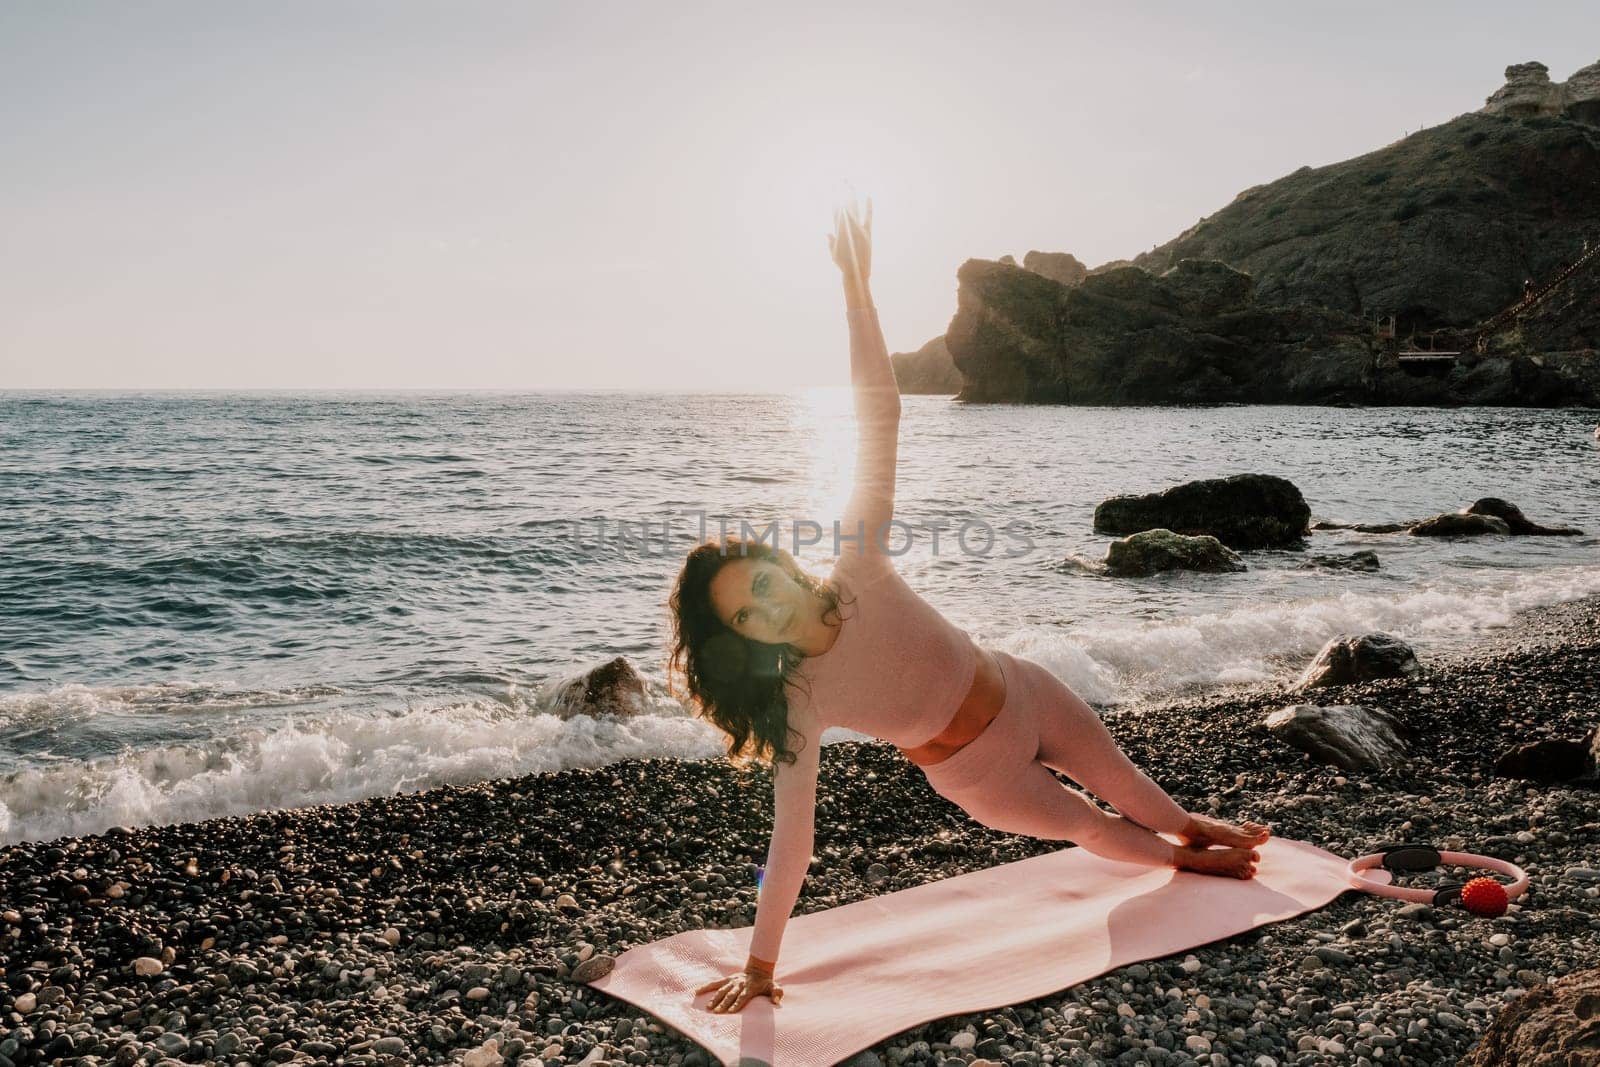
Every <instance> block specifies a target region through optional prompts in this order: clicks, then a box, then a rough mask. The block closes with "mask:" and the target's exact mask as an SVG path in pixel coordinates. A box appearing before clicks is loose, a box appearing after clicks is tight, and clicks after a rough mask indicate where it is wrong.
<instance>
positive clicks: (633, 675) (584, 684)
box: [540, 656, 650, 719]
mask: <svg viewBox="0 0 1600 1067" xmlns="http://www.w3.org/2000/svg"><path fill="white" fill-rule="evenodd" d="M540 702H541V703H542V704H544V705H545V706H546V707H548V708H549V710H550V712H551V713H552V714H554V715H556V716H557V717H558V718H562V719H570V718H572V716H574V715H616V716H619V717H622V718H632V717H633V716H635V715H643V714H645V713H646V712H647V711H649V710H650V697H649V689H648V687H647V686H646V684H645V680H644V678H643V677H641V676H640V674H639V672H638V671H636V670H634V668H633V664H631V663H629V662H628V661H627V659H626V658H625V657H623V656H617V657H616V658H615V659H611V660H608V661H606V662H605V663H602V664H600V666H598V667H595V668H593V669H592V670H587V671H584V672H583V673H581V674H577V675H573V676H571V677H568V678H564V679H560V680H558V681H556V682H553V683H551V684H550V685H549V686H548V687H546V689H545V692H544V694H543V695H542V699H541V701H540Z"/></svg>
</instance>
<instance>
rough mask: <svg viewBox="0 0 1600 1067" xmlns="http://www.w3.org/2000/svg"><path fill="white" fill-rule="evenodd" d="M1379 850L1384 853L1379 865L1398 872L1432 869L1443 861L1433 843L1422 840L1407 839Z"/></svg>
mask: <svg viewBox="0 0 1600 1067" xmlns="http://www.w3.org/2000/svg"><path fill="white" fill-rule="evenodd" d="M1378 851H1379V852H1381V853H1383V861H1382V862H1381V863H1380V864H1379V866H1380V867H1383V868H1384V869H1386V870H1390V871H1394V872H1396V873H1401V872H1405V871H1431V870H1433V869H1434V868H1435V867H1437V866H1439V864H1440V863H1441V862H1442V861H1441V860H1440V858H1439V850H1438V849H1437V848H1435V847H1434V846H1433V845H1430V844H1427V843H1426V842H1422V841H1406V842H1403V843H1401V844H1398V845H1385V846H1384V847H1382V848H1380V849H1379V850H1378Z"/></svg>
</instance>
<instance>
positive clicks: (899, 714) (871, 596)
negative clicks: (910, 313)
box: [750, 309, 978, 963]
mask: <svg viewBox="0 0 1600 1067" xmlns="http://www.w3.org/2000/svg"><path fill="white" fill-rule="evenodd" d="M847 318H848V319H849V321H850V357H851V359H850V362H851V380H852V383H853V384H854V393H855V412H856V425H857V454H856V482H855V491H854V493H853V495H852V496H851V498H850V502H849V504H848V505H847V506H846V508H845V514H844V517H843V518H842V519H841V520H840V523H839V526H840V532H841V534H842V535H844V536H853V535H855V534H857V533H860V532H862V531H863V530H864V531H865V533H866V536H865V537H864V538H862V539H860V540H858V541H844V540H843V539H842V538H841V542H840V544H841V547H840V551H839V560H838V562H837V563H835V564H834V567H833V571H832V574H831V578H832V580H834V581H835V582H836V583H837V584H838V585H839V586H841V587H842V588H843V590H844V592H843V594H842V595H841V597H840V603H839V614H840V616H841V617H842V618H843V620H844V621H843V623H842V625H841V628H840V630H839V633H838V636H837V637H835V638H834V642H833V645H832V646H831V647H830V648H829V649H828V650H827V651H826V652H823V653H821V654H820V655H816V656H808V657H806V658H805V659H804V660H802V661H801V663H800V664H799V665H798V666H797V667H796V668H795V672H794V674H793V675H791V676H790V679H789V681H788V684H787V685H786V686H785V687H784V692H785V695H786V696H787V698H788V702H789V727H790V729H791V730H793V731H796V732H797V733H798V734H799V735H800V736H799V737H798V738H796V736H795V734H794V733H791V734H790V735H789V738H788V745H787V747H788V748H790V749H791V750H792V751H794V753H795V756H796V761H795V762H794V763H793V764H786V763H782V762H776V761H775V762H774V765H773V781H772V795H773V824H772V840H771V843H770V844H769V846H768V850H767V863H766V872H765V875H764V877H763V879H762V886H761V893H760V899H759V902H758V904H757V907H756V920H755V928H754V932H753V933H752V934H751V939H750V955H751V956H752V957H754V958H756V959H758V960H764V961H766V962H768V963H773V962H776V961H777V958H778V948H779V945H780V944H781V942H782V940H783V930H784V927H785V926H786V925H787V924H788V921H789V915H790V913H791V912H792V911H793V910H794V905H795V901H796V900H798V899H799V896H800V886H801V883H802V882H803V881H804V880H805V875H806V869H807V868H808V867H809V866H810V864H811V851H812V848H813V847H814V845H815V826H816V800H817V773H818V769H819V767H820V764H821V761H820V757H819V748H820V743H821V738H822V731H823V730H824V729H825V728H827V727H829V726H845V727H848V728H849V729H851V730H857V731H859V732H861V733H865V734H871V735H873V736H875V737H881V738H883V739H885V740H888V741H890V742H892V743H894V744H896V745H898V746H900V747H902V748H914V747H916V746H918V745H921V744H924V743H925V742H927V741H928V740H930V739H931V738H933V737H934V736H935V735H937V734H938V733H939V732H940V731H941V730H943V729H944V728H945V726H946V725H948V724H949V722H950V719H951V717H952V716H954V715H955V713H956V709H957V708H959V707H960V706H961V701H962V700H963V699H965V697H966V695H967V691H968V690H970V689H971V688H972V683H973V680H974V678H975V677H976V676H977V672H978V650H977V646H976V645H975V644H974V643H973V640H972V638H971V637H970V636H969V635H968V634H967V633H966V631H964V630H962V629H960V628H959V627H957V626H955V625H954V624H953V623H951V622H950V621H949V620H948V619H946V618H945V617H944V616H943V615H941V614H939V612H938V611H937V610H936V609H935V608H934V607H933V606H932V605H931V604H929V603H928V602H927V601H925V600H923V599H922V597H920V596H918V595H917V594H916V592H914V591H913V590H912V589H911V587H910V586H908V585H907V584H906V583H905V580H904V579H902V578H901V577H900V574H899V572H898V571H896V570H895V567H894V561H893V558H892V557H890V556H887V555H885V554H884V553H883V551H882V548H883V545H882V544H881V543H880V542H879V541H878V540H877V538H876V535H875V531H877V530H880V529H883V528H884V524H885V523H887V522H888V520H889V519H890V518H891V517H892V516H893V513H894V476H895V462H896V453H897V449H898V440H899V436H900V393H899V389H898V388H897V387H896V385H895V380H894V370H893V368H892V367H891V366H890V363H889V352H888V349H887V347H886V346H885V345H884V341H883V331H882V329H881V328H880V327H879V326H878V321H877V314H876V312H875V311H873V310H870V309H869V310H866V311H864V312H857V311H851V312H850V313H849V314H848V316H847ZM902 539H903V534H902V535H895V534H892V533H891V534H890V535H889V537H888V540H889V543H890V545H891V547H892V546H893V545H894V544H896V543H897V542H899V541H900V540H902ZM852 597H853V598H854V599H853V600H852V599H851V598H852Z"/></svg>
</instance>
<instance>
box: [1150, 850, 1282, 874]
mask: <svg viewBox="0 0 1600 1067" xmlns="http://www.w3.org/2000/svg"><path fill="white" fill-rule="evenodd" d="M1260 858H1261V853H1259V852H1256V851H1255V850H1253V849H1248V848H1206V847H1205V846H1204V845H1175V846H1173V856H1172V862H1173V866H1175V867H1177V868H1178V869H1179V870H1180V871H1195V872H1198V873H1200V874H1218V875H1223V876H1224V877H1228V878H1254V877H1255V876H1256V861H1257V860H1259V859H1260Z"/></svg>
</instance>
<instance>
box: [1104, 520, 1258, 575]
mask: <svg viewBox="0 0 1600 1067" xmlns="http://www.w3.org/2000/svg"><path fill="white" fill-rule="evenodd" d="M1106 569H1107V570H1108V571H1110V572H1111V573H1112V574H1115V575H1118V576H1119V577H1123V578H1145V577H1148V576H1150V575H1152V574H1156V573H1159V572H1161V571H1204V572H1207V573H1211V574H1227V573H1231V572H1236V571H1243V570H1248V568H1247V567H1246V566H1245V565H1244V560H1242V559H1240V558H1239V557H1238V556H1237V555H1235V554H1234V553H1232V552H1230V551H1229V550H1228V549H1227V548H1226V547H1225V546H1224V545H1223V543H1222V542H1221V541H1218V540H1217V539H1216V538H1215V537H1204V536H1202V537H1185V536H1184V535H1183V534H1176V533H1173V532H1172V531H1171V530H1144V531H1142V532H1140V533H1136V534H1134V535H1132V536H1131V537H1124V538H1123V539H1122V540H1120V541H1113V542H1111V547H1110V548H1109V549H1108V550H1107V551H1106Z"/></svg>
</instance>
